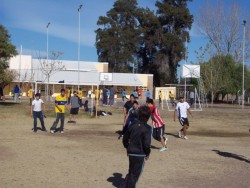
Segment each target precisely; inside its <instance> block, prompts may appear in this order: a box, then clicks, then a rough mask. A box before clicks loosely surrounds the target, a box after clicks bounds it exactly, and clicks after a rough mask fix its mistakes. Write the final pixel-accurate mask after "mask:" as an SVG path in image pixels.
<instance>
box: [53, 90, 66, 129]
mask: <svg viewBox="0 0 250 188" xmlns="http://www.w3.org/2000/svg"><path fill="white" fill-rule="evenodd" d="M66 105H67V98H66V95H65V90H64V89H61V94H60V95H58V96H57V97H56V100H55V112H56V120H55V121H54V123H53V125H52V127H51V128H50V133H52V134H53V133H55V131H56V126H57V124H58V122H59V120H60V121H61V126H60V127H59V131H60V132H61V133H63V127H64V119H65V109H66V108H68V106H66Z"/></svg>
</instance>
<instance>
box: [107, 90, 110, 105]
mask: <svg viewBox="0 0 250 188" xmlns="http://www.w3.org/2000/svg"><path fill="white" fill-rule="evenodd" d="M106 93H107V104H110V90H109V88H107V92H106Z"/></svg>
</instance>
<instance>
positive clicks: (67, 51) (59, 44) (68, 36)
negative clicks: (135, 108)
mask: <svg viewBox="0 0 250 188" xmlns="http://www.w3.org/2000/svg"><path fill="white" fill-rule="evenodd" d="M206 1H207V0H193V2H191V3H188V8H189V9H190V12H191V14H193V15H194V16H196V15H197V13H198V9H199V8H200V7H201V6H203V5H204V3H205V2H206ZM210 1H215V0H210ZM224 1H225V2H232V1H233V0H224ZM114 2H115V0H0V24H2V25H3V26H4V27H5V28H6V29H7V30H8V31H9V34H10V35H11V42H12V44H14V45H15V46H16V48H17V49H18V51H19V52H20V49H21V46H22V54H24V55H32V56H33V58H37V57H46V50H47V31H48V49H49V51H50V52H51V51H61V52H63V55H62V56H61V59H63V60H75V61H77V59H78V30H79V26H78V21H79V20H78V18H79V15H78V10H77V9H78V8H79V5H81V4H82V5H83V7H82V9H81V11H80V61H95V62H96V61H98V57H97V51H96V48H95V37H96V35H95V32H94V31H95V30H96V29H97V28H98V26H97V24H96V23H97V20H98V18H99V16H105V15H106V13H107V11H109V10H110V9H111V8H112V7H113V4H114ZM155 2H156V1H155V0H138V5H139V6H141V7H149V8H150V9H151V10H155V9H156V7H155ZM238 2H239V4H240V6H242V7H245V8H247V9H248V11H249V8H250V1H249V0H238ZM194 18H195V17H194ZM49 22H50V25H49V27H48V30H47V28H46V26H47V24H48V23H49ZM249 23H250V20H249ZM190 36H191V41H190V43H188V54H189V55H188V63H189V62H191V61H192V62H196V58H195V53H194V51H195V50H198V49H199V48H200V47H201V46H205V45H206V44H207V39H206V38H204V36H201V35H200V34H199V32H198V31H197V26H196V23H195V21H194V23H193V27H192V29H191V31H190ZM181 63H182V64H183V61H182V62H181Z"/></svg>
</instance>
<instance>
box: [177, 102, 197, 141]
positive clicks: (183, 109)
mask: <svg viewBox="0 0 250 188" xmlns="http://www.w3.org/2000/svg"><path fill="white" fill-rule="evenodd" d="M187 111H188V113H189V114H190V115H191V117H193V115H192V113H191V111H190V106H189V104H188V103H187V102H186V101H184V97H180V102H178V103H177V105H176V108H175V111H174V121H176V114H177V112H178V119H179V122H180V124H181V126H182V129H181V130H179V132H178V136H179V137H180V138H183V139H186V140H187V139H188V137H187V129H188V127H189V122H188V116H187Z"/></svg>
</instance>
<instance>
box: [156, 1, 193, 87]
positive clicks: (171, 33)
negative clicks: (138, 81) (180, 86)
mask: <svg viewBox="0 0 250 188" xmlns="http://www.w3.org/2000/svg"><path fill="white" fill-rule="evenodd" d="M191 1H192V0H176V1H173V0H161V1H156V7H157V8H158V10H157V16H158V18H159V21H160V24H161V29H162V33H161V34H160V36H159V40H160V43H159V46H158V47H159V51H158V52H157V54H156V64H157V65H158V67H162V68H160V70H159V73H161V74H162V77H161V83H160V84H161V85H162V82H165V81H168V82H170V83H176V82H177V75H176V74H177V67H178V66H179V62H180V61H181V60H182V59H184V56H185V47H184V43H185V41H186V40H188V41H189V33H188V31H187V30H188V29H191V26H192V23H193V16H192V15H191V14H190V12H189V9H188V7H187V2H191Z"/></svg>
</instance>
